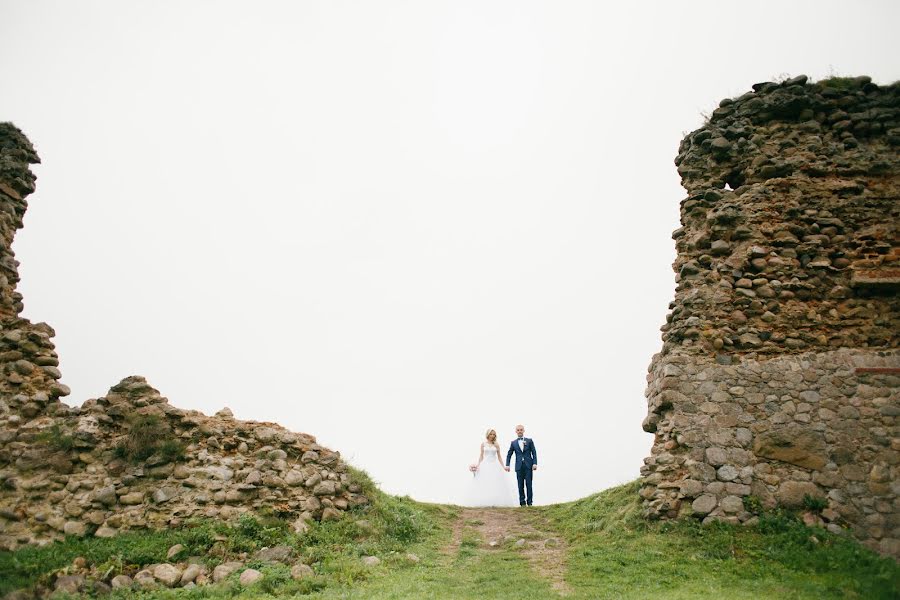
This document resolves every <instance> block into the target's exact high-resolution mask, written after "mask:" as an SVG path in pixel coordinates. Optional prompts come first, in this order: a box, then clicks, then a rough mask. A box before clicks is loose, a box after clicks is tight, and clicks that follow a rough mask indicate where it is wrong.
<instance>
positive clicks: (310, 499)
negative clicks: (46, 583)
mask: <svg viewBox="0 0 900 600" xmlns="http://www.w3.org/2000/svg"><path fill="white" fill-rule="evenodd" d="M147 424H150V425H151V429H150V431H149V434H150V436H151V437H152V439H147V440H144V444H143V446H141V447H142V448H150V449H151V450H152V453H145V454H147V455H145V456H140V455H139V456H138V460H135V457H134V456H129V455H128V450H127V449H128V447H129V444H130V443H132V442H133V440H134V436H133V435H132V431H133V430H134V429H135V428H144V429H147ZM0 432H2V438H0V439H2V445H0V450H2V452H0V456H2V457H3V458H2V460H0V516H2V517H3V520H2V521H0V547H3V548H6V549H12V548H15V547H16V546H18V545H20V544H29V543H35V542H41V541H45V540H49V539H58V538H60V537H61V536H62V535H77V536H84V535H95V536H98V537H110V536H114V535H116V534H117V533H118V532H119V531H123V530H129V529H135V528H144V527H149V528H163V527H174V526H178V525H180V524H182V523H184V522H185V520H187V519H190V518H194V517H206V518H224V519H228V518H232V517H234V516H237V515H239V514H241V513H244V512H247V511H264V512H268V513H272V512H274V513H276V514H279V515H282V516H285V517H292V518H294V519H295V528H296V529H297V530H302V529H304V528H305V526H306V525H305V524H306V522H308V521H310V520H312V519H316V520H319V519H326V520H328V519H336V518H338V517H339V516H340V515H341V513H342V512H343V511H345V510H347V509H348V508H350V507H353V506H359V505H363V504H366V503H367V499H366V497H365V496H364V495H362V494H361V493H360V491H361V490H360V489H359V487H358V486H356V485H355V484H353V483H351V481H350V478H349V475H348V473H347V471H346V467H345V465H344V464H343V463H342V462H341V460H340V456H339V455H338V453H336V452H332V451H331V450H328V449H326V448H323V447H322V446H320V445H318V444H317V443H316V440H315V438H314V437H312V436H310V435H307V434H302V433H293V432H290V431H288V430H286V429H284V428H282V427H280V426H278V425H274V424H269V423H255V422H251V421H239V420H237V419H234V418H233V417H232V416H231V414H230V411H228V410H227V409H226V410H223V411H220V412H219V413H217V414H216V416H213V417H208V416H206V415H204V414H202V413H200V412H197V411H189V410H188V411H186V410H181V409H178V408H175V407H173V406H171V405H170V404H168V402H167V400H166V399H165V398H163V397H161V396H160V395H159V392H157V391H156V390H155V389H153V388H152V387H150V386H149V385H148V384H147V382H146V381H145V380H144V379H143V378H142V377H129V378H126V379H124V380H123V381H122V382H121V383H119V384H118V385H116V386H115V387H113V388H112V389H111V390H110V392H109V393H108V394H107V395H106V396H105V397H103V398H98V399H95V400H88V401H86V402H85V403H84V404H83V405H82V406H81V407H77V408H74V407H67V406H65V405H62V404H61V405H60V406H59V407H58V408H57V410H56V411H55V414H54V415H53V416H49V415H45V416H42V417H38V418H34V419H30V420H26V419H24V418H22V417H20V416H19V415H17V414H8V415H5V416H4V417H0Z"/></svg>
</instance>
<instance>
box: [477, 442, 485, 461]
mask: <svg viewBox="0 0 900 600" xmlns="http://www.w3.org/2000/svg"><path fill="white" fill-rule="evenodd" d="M483 460H484V444H482V445H480V446H478V465H479V466H481V461H483Z"/></svg>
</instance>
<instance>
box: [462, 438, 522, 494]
mask: <svg viewBox="0 0 900 600" xmlns="http://www.w3.org/2000/svg"><path fill="white" fill-rule="evenodd" d="M481 448H482V450H483V451H484V458H483V459H482V460H481V464H480V465H478V470H477V471H476V472H475V476H474V477H473V476H472V474H471V473H470V474H469V475H468V477H469V479H470V480H471V481H469V486H468V488H467V489H466V494H465V506H518V505H519V496H518V492H516V478H515V475H514V474H513V473H507V472H506V470H505V469H504V468H503V467H502V466H500V463H499V462H498V460H497V448H496V447H495V446H493V445H492V444H486V443H482V444H481Z"/></svg>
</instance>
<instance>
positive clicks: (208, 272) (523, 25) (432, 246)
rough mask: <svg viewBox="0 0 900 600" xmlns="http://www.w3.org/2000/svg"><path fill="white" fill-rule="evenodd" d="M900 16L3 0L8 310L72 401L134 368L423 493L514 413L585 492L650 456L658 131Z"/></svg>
mask: <svg viewBox="0 0 900 600" xmlns="http://www.w3.org/2000/svg"><path fill="white" fill-rule="evenodd" d="M898 23H900V3H897V2H888V1H885V2H854V3H846V2H821V1H816V2H784V1H779V2H752V3H751V2H742V3H727V2H721V1H716V2H679V3H675V2H627V3H626V2H621V3H616V4H615V5H612V6H611V5H609V3H603V2H593V1H591V2H574V1H572V2H568V1H567V2H559V1H547V2H528V1H522V0H517V1H515V2H513V1H490V0H488V1H485V0H480V1H462V0H452V1H447V2H428V1H422V0H415V1H409V2H396V1H395V2H373V1H367V2H363V1H359V2H340V1H335V0H328V1H322V2H302V1H292V2H259V1H255V2H242V3H237V2H224V1H222V0H215V1H209V2H185V1H178V2H161V1H155V2H129V1H123V0H113V1H108V2H80V1H79V2H76V1H71V0H67V1H59V2H45V1H37V0H22V1H5V0H0V73H2V77H0V120H11V121H13V122H14V123H16V124H17V125H18V126H19V127H21V128H22V129H23V130H24V131H25V133H26V134H27V135H28V136H29V137H30V139H31V140H32V141H33V142H34V145H35V147H36V149H37V151H38V152H39V154H40V156H41V158H42V159H43V164H42V165H37V166H35V171H36V172H37V174H38V191H37V192H36V193H35V194H34V195H33V196H31V199H30V208H29V211H28V214H27V216H26V218H25V224H26V227H25V229H24V230H23V231H22V232H20V233H19V235H18V237H17V238H16V242H15V251H16V255H17V258H18V259H19V260H20V261H21V263H22V265H21V267H20V272H21V275H22V282H21V284H20V291H21V292H22V293H23V294H24V295H25V316H26V317H28V318H30V319H32V320H33V321H47V322H48V323H50V324H51V325H52V326H53V327H54V328H55V329H56V331H57V337H56V343H57V350H58V351H59V353H60V356H61V367H62V370H63V374H64V378H63V381H64V382H65V383H67V384H68V385H69V386H70V387H71V388H72V390H73V394H72V396H70V397H69V399H68V401H69V402H72V403H80V402H82V401H83V400H85V399H87V398H91V397H97V396H100V395H103V394H105V393H106V391H107V390H108V389H109V387H110V386H112V385H114V384H115V383H116V382H118V381H119V380H120V379H122V378H123V377H126V376H128V375H132V374H141V375H144V376H146V377H147V378H148V379H149V381H150V383H151V384H152V385H154V386H155V387H157V388H158V389H160V391H161V392H162V393H163V394H164V395H165V396H167V397H168V398H169V400H170V402H172V403H173V404H174V405H176V406H179V407H182V408H193V409H199V410H202V411H204V412H207V413H211V412H215V411H216V410H218V409H220V408H222V407H223V406H228V407H230V408H231V409H232V410H233V411H234V413H235V415H236V416H237V417H239V418H243V419H257V420H271V421H277V422H279V423H282V424H283V425H285V426H287V427H289V428H291V429H294V430H298V431H305V432H308V433H312V434H314V435H316V436H317V437H318V438H319V440H320V442H322V443H323V444H326V445H328V446H330V447H332V448H334V449H336V450H340V451H341V452H342V453H343V455H344V456H345V457H346V458H348V459H349V460H350V461H351V462H352V463H353V464H355V465H357V466H360V467H362V468H365V469H366V470H368V471H369V472H370V473H371V474H372V475H373V476H374V477H375V479H376V480H378V481H380V482H381V483H382V485H383V487H384V489H386V490H387V491H390V492H395V493H404V494H410V495H412V496H413V497H415V498H417V499H422V500H436V501H458V500H460V493H461V491H462V490H463V489H464V486H465V483H466V478H467V477H470V475H469V473H468V472H467V470H466V466H467V465H468V464H469V463H470V462H472V461H473V460H474V459H475V458H476V457H477V448H478V444H479V443H480V441H481V438H482V435H483V433H484V431H485V429H487V428H488V427H494V428H496V429H497V430H498V431H499V432H500V438H501V440H502V441H503V442H504V444H508V442H509V440H510V439H512V437H513V427H514V426H515V424H516V423H517V422H523V423H524V424H525V425H526V427H527V429H528V435H530V436H532V437H533V438H534V439H535V443H536V446H537V449H538V455H539V462H540V465H541V467H540V469H541V470H540V471H539V472H538V474H537V476H536V477H535V496H536V501H537V502H538V503H547V502H552V501H560V500H570V499H574V498H577V497H580V496H584V495H586V494H588V493H591V492H594V491H598V490H600V489H603V488H606V487H608V486H610V485H613V484H616V483H620V482H624V481H628V480H631V479H633V478H634V477H636V476H637V475H638V469H639V467H640V465H641V461H642V459H643V457H644V456H646V455H647V454H648V453H649V450H650V445H651V441H652V439H651V436H650V435H649V434H645V433H643V432H642V431H641V420H642V419H643V417H644V416H645V414H646V404H645V400H644V396H643V391H644V387H645V376H646V369H647V365H648V364H649V362H650V357H651V355H652V354H653V353H654V352H656V351H658V350H659V348H660V345H661V342H660V338H659V326H660V325H661V324H662V323H663V321H664V316H665V314H666V312H667V305H668V303H669V301H670V300H671V299H672V297H673V293H674V275H673V273H672V270H671V267H670V265H671V262H672V260H673V259H674V246H673V242H672V240H671V239H670V233H671V232H672V230H674V229H675V228H676V227H678V202H679V200H681V199H682V197H683V191H682V189H681V187H680V185H679V180H678V176H677V173H676V171H675V166H674V165H673V163H672V161H673V159H674V157H675V154H676V152H677V148H678V143H679V141H680V140H681V138H682V136H683V135H684V134H685V133H687V132H689V131H691V130H693V129H695V128H697V127H699V126H700V125H701V124H702V122H703V117H702V113H704V112H709V111H711V110H712V109H713V108H715V107H716V106H717V104H718V101H719V100H720V99H721V98H724V97H730V96H736V95H739V94H741V93H743V92H745V91H747V90H749V88H750V85H751V84H753V83H754V82H757V81H765V80H771V79H773V78H777V77H781V76H784V75H786V74H791V75H796V74H800V73H806V74H808V75H810V76H811V77H813V78H821V77H825V76H828V75H829V74H840V75H858V74H869V75H871V76H872V77H873V78H874V79H875V81H876V82H880V83H889V82H892V81H894V80H896V79H898V78H900V63H898V60H897V58H898V56H900V37H898V35H897V31H896V28H897V24H898ZM510 485H513V478H512V477H510Z"/></svg>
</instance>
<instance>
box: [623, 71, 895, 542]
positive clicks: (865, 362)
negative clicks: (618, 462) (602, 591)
mask: <svg viewBox="0 0 900 600" xmlns="http://www.w3.org/2000/svg"><path fill="white" fill-rule="evenodd" d="M753 87H754V91H753V92H748V93H747V94H744V95H743V96H741V97H739V98H736V99H727V100H723V101H722V102H721V103H720V107H719V108H718V109H716V111H715V112H714V113H713V114H712V116H711V119H710V121H709V123H708V124H707V125H705V126H704V127H701V128H700V129H698V130H697V131H694V132H693V133H691V134H690V135H688V136H687V137H686V138H685V139H684V141H683V142H682V143H681V147H680V149H679V154H678V157H677V158H676V160H675V163H676V165H678V172H679V174H680V175H681V177H682V185H683V186H684V188H685V189H686V190H687V193H688V196H687V198H685V199H684V200H683V201H682V203H681V223H682V227H681V228H679V229H678V230H677V231H675V233H674V234H673V238H674V239H675V241H676V248H677V251H678V257H677V259H676V261H675V263H674V265H673V266H674V269H675V272H676V273H677V276H676V282H677V287H676V292H675V300H674V302H672V303H671V304H670V309H671V311H672V312H671V313H670V314H669V315H668V317H667V319H666V321H667V322H666V324H665V325H664V326H663V327H662V331H663V336H662V337H663V349H662V351H661V352H660V353H659V354H657V355H656V356H654V358H653V360H652V362H651V364H650V368H649V375H648V378H647V380H648V384H649V385H648V387H647V392H646V396H647V399H648V405H649V411H648V415H647V418H646V419H645V421H644V425H643V426H644V429H645V430H646V431H648V432H652V433H655V434H656V437H655V440H654V444H653V448H652V450H651V456H650V457H648V458H647V459H645V461H644V462H645V465H644V467H643V468H642V471H641V472H642V475H643V476H644V477H643V485H642V488H641V496H642V497H643V499H644V507H645V510H646V513H647V515H648V516H649V517H657V518H667V517H676V516H683V515H694V516H695V517H700V518H704V521H708V520H716V519H720V520H726V521H729V522H754V516H753V514H751V513H750V512H748V511H747V510H745V509H744V508H743V507H742V506H741V504H742V503H743V500H744V499H745V498H746V497H748V496H755V497H756V498H758V499H759V500H760V501H761V502H762V505H763V506H768V507H772V506H775V505H776V504H778V503H780V504H783V505H786V506H792V507H799V506H801V505H802V504H803V499H804V497H805V496H806V495H810V496H813V497H821V498H826V499H827V505H828V506H827V508H826V509H825V510H824V511H822V518H823V519H824V522H825V524H826V525H827V526H828V528H829V529H830V530H831V531H846V530H849V531H850V532H851V533H852V534H853V535H854V536H856V537H857V538H859V539H860V540H862V541H864V542H865V543H866V544H867V545H868V546H870V547H872V548H874V549H876V550H879V551H881V552H884V553H886V554H893V555H894V556H897V555H898V548H900V513H898V506H900V498H898V492H900V484H898V481H900V428H898V420H897V418H898V415H900V391H898V383H900V370H898V367H900V355H898V350H897V348H898V333H900V312H898V308H900V299H898V294H897V291H898V284H900V278H898V275H900V241H898V227H900V177H898V173H900V170H898V166H900V151H898V150H900V86H898V85H897V84H894V85H891V86H885V87H880V86H877V85H875V84H873V83H871V80H869V78H865V77H862V78H856V79H853V80H843V81H838V82H830V83H829V82H820V83H816V84H810V83H808V82H807V80H806V77H803V76H801V77H797V78H794V79H791V80H789V81H786V82H784V83H782V84H776V83H763V84H757V85H755V86H753ZM739 501H740V502H739ZM750 505H751V506H752V503H751V504H750Z"/></svg>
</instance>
